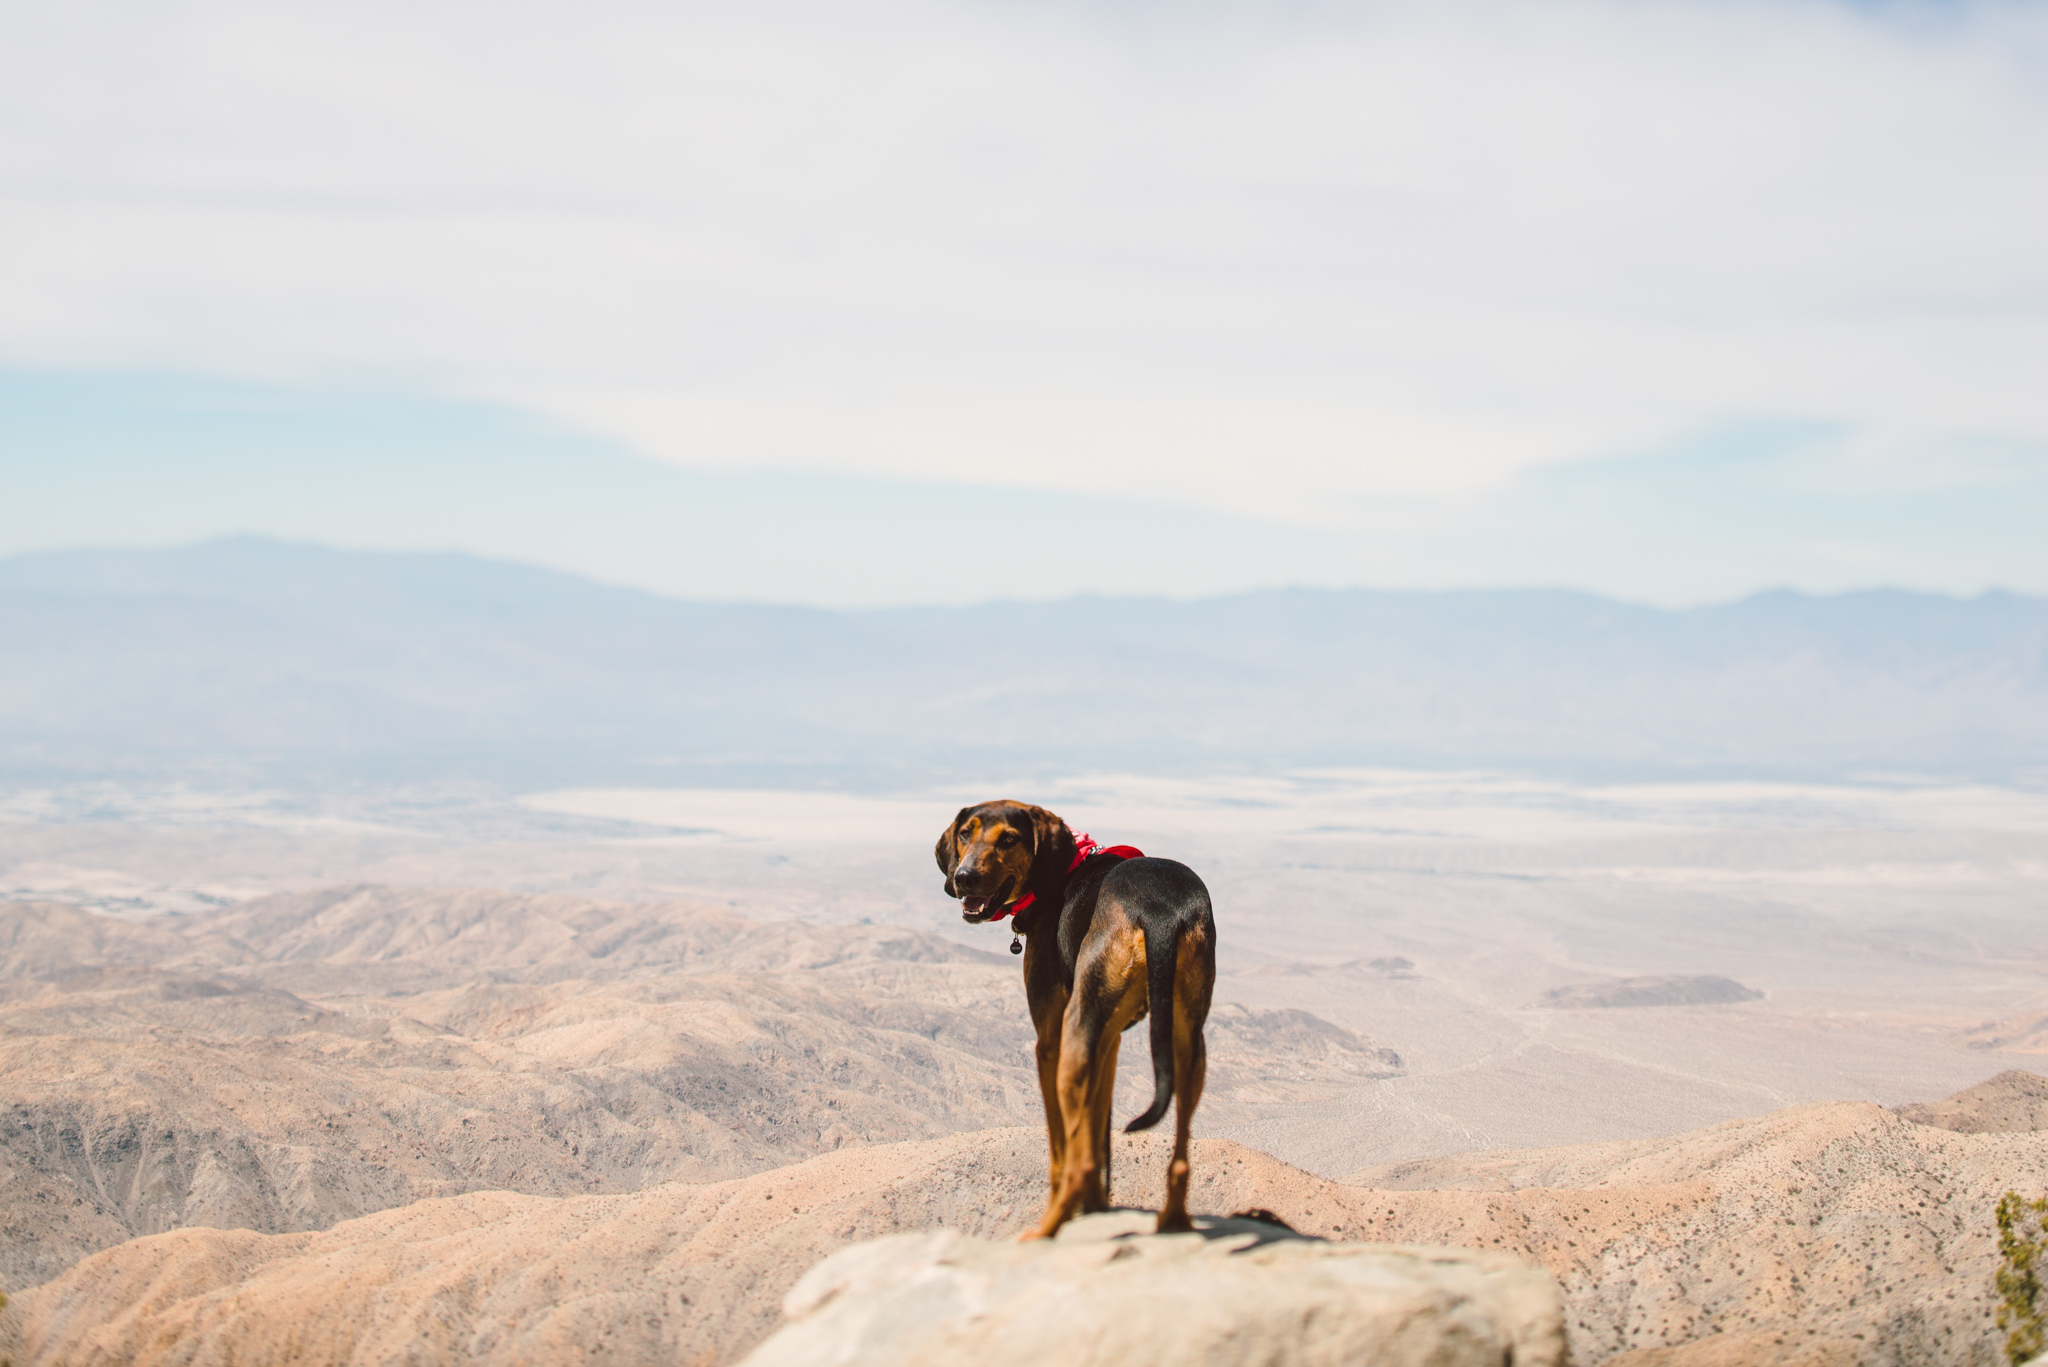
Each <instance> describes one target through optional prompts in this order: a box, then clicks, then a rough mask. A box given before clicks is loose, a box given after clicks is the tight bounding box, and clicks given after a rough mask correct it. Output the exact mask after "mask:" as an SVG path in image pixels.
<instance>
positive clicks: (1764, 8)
mask: <svg viewBox="0 0 2048 1367" xmlns="http://www.w3.org/2000/svg"><path fill="white" fill-rule="evenodd" d="M2044 59H2048V10H2044V9H2042V8H2040V7H2038V6H2022V5H1982V6H1968V5H1966V6H1960V7H1942V8H1939V9H1924V10H1923V9H1914V8H1899V9H1893V8H1889V7H1887V8H1881V9H1878V10H1875V11H1873V10H1868V9H1856V8H1851V7H1846V6H1838V5H1832V4H1824V3H1818V2H1812V3H1808V2H1804V0H1786V2H1785V3H1709V0H1691V2H1687V3H1679V2H1677V0H1661V2H1660V0H1649V2H1642V0H1597V2H1596V0H1563V2H1561V3H1477V4H1462V5H1461V4H1432V5H1409V6H1399V5H1385V6H1380V5H1358V6H1292V5H1288V6H1280V5H1273V6H1251V5H1243V6H1233V5H1229V4H1219V5H1212V6H1194V7H1181V6H1172V7H1169V6H1128V5H1111V4H1104V5H1101V6H1097V7H1089V6H1083V5H1071V6H1067V7H1025V6H1021V5H997V4H983V5H970V4H957V3H954V4H947V3H937V2H936V0H931V2H928V3H915V2H914V0H911V2H905V3H869V4H836V5H828V4H814V3H793V4H774V3H766V4H747V5H689V6H669V5H654V4H644V5H643V4H611V5H601V6H579V7H571V6H544V5H536V4H502V3H494V4H482V3H470V2H468V0H456V2H452V3H442V4H436V5H432V6H421V5H414V4H400V3H395V0H387V2H386V3H358V4H350V5H346V6H344V5H339V4H325V5H312V4H299V5H291V4H263V5H257V4H252V3H239V4H231V3H214V4H194V3H178V2H177V0H167V2H164V3H151V4H141V3H132V2H121V3H102V4H97V5H95V4H78V5H66V6H29V5H17V6H11V7H8V8H6V9H4V10H0V355H4V356H6V357H8V358H11V359H12V360H13V361H15V362H17V363H30V364H76V365H108V366H131V367H132V366H148V367H165V368H172V369H183V370H196V371H206V372H216V373H228V374H240V375H249V376H269V377H290V378H332V377H344V378H349V379H354V380H361V379H364V378H373V379H377V380H381V381H385V382H395V383H398V384H402V385H412V386H417V387H423V388H427V389H432V390H436V391H439V392H444V393H456V394H469V395H476V396H483V397H489V398H492V399H496V400H501V401H507V402H512V403H516V404H522V405H525V406H528V407H533V408H537V409H540V410H543V411H547V412H551V413H554V414H556V415H558V416H564V417H567V418H569V419H571V420H573V421H576V422H579V423H582V424H584V425H585V426H587V427H589V428H591V429H592V430H595V431H599V432H603V433H607V434H611V435H615V436H618V437H620V438H622V439H624V440H626V441H628V442H629V443H631V444H632V445H633V446H634V447H635V448H636V449H639V450H642V451H644V452H646V453H648V454H652V455H655V456H658V457H661V458H663V459H667V460H672V461H676V462H679V463H683V464H688V465H693V466H697V467H701V468H707V469H748V468H793V469H810V470H820V471H838V472H851V473H865V474H882V475H888V476H892V477H899V478H909V479H922V480H941V481H955V482H970V483H993V484H1005V485H1020V484H1021V485H1030V486H1036V487H1041V488H1051V489H1079V488H1086V489H1092V490H1095V491H1099V492H1105V493H1113V494H1138V495H1143V496H1147V497H1153V498H1163V499H1169V500H1175V501H1180V502H1185V503H1191V504H1197V505H1200V506H1204V507H1209V508H1214V509H1220V510H1225V511H1230V512H1233V513H1238V514H1246V513H1249V514H1254V515H1258V516H1264V517H1269V518H1275V519H1285V520H1302V521H1320V522H1325V523H1328V522H1331V521H1339V522H1341V521H1343V520H1345V519H1346V518H1348V517H1350V516H1352V515H1353V514H1352V511H1351V510H1354V509H1357V508H1359V507H1361V506H1363V505H1364V504H1366V503H1369V502H1370V501H1371V500H1373V499H1375V498H1385V497H1405V496H1412V495H1417V494H1421V495H1444V494H1460V493H1462V494H1464V495H1468V496H1469V495H1471V494H1473V493H1474V492H1477V491H1482V490H1486V489H1494V488H1499V487H1503V485H1504V482H1505V481H1508V480H1510V479H1511V478H1512V477H1513V476H1514V475H1515V473H1516V472H1517V471H1519V470H1524V469H1527V468H1529V467H1533V466H1538V465H1542V464H1545V463H1555V462H1560V461H1567V460H1572V459H1576V458H1584V457H1592V456H1604V455H1611V454H1613V453H1615V452H1618V451H1626V450H1635V449H1646V448H1649V447H1653V446H1657V445H1660V444H1664V443H1668V442H1669V441H1671V440H1672V439H1673V438H1675V437H1677V436H1680V435H1683V434H1685V433H1688V432H1692V431H1697V430H1701V429H1703V428H1708V427H1712V426H1713V425H1715V424H1717V423H1722V422H1725V421H1728V420H1730V419H1754V418H1762V419H1787V420H1810V421H1819V422H1830V423H1838V424H1841V425H1842V426H1843V427H1844V428H1845V429H1846V430H1849V431H1851V432H1854V433H1857V434H1859V440H1862V441H1864V442H1866V443H1868V444H1870V445H1871V447H1872V449H1882V450H1883V451H1885V452H1886V453H1887V454H1886V456H1885V460H1886V461H1887V462H1889V465H1888V466H1887V468H1888V469H1893V467H1899V466H1900V465H1901V462H1903V463H1904V469H1905V473H1899V472H1898V470H1896V469H1893V473H1892V474H1890V475H1888V476H1887V478H1891V479H1894V480H1897V479H1906V478H1910V479H1913V480H1919V481H1922V482H1927V483H1931V484H1935V485H1939V484H1940V483H1942V482H1943V481H1944V480H1946V479H1948V478H1950V475H1951V472H1952V473H1953V475H1954V477H1955V478H1957V479H1969V480H1975V479H1980V478H1982V471H1983V470H1984V469H1985V468H1986V461H1985V459H1984V458H1983V455H1982V453H1983V452H1984V451H1985V450H1987V449H1993V448H1998V447H2000V444H2004V445H2006V446H2011V445H2014V444H2018V445H2020V446H2026V445H2028V444H2038V443H2042V442H2048V385H2044V384H2042V383H2041V382H2040V376H2041V375H2042V374H2044V373H2048V257H2044V255H2043V253H2042V252H2041V250H2040V244H2041V243H2042V242H2043V241H2048V81H2044V79H2043V71H2044ZM1994 464H1995V463H1994ZM1814 468H1816V469H1818V468H1821V467H1819V466H1815V467H1814ZM1842 468H1843V469H1844V471H1845V472H1846V473H1845V474H1844V476H1843V477H1844V478H1845V479H1849V480H1853V479H1854V478H1855V477H1856V476H1855V469H1856V468H1857V463H1856V462H1855V461H1854V460H1848V459H1846V458H1845V461H1844V463H1843V464H1842Z"/></svg>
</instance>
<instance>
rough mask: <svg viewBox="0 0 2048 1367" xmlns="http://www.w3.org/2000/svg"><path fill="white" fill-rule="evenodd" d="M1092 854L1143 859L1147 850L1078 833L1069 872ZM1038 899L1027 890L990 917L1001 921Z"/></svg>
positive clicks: (1035, 894)
mask: <svg viewBox="0 0 2048 1367" xmlns="http://www.w3.org/2000/svg"><path fill="white" fill-rule="evenodd" d="M1091 854H1113V855H1115V856H1116V857H1117V858H1119V859H1143V858H1144V857H1145V852H1144V851H1143V850H1141V849H1139V848H1138V847H1137V846H1136V845H1098V844H1096V843H1095V837H1094V836H1092V835H1077V836H1075V837H1074V862H1073V863H1071V864H1069V865H1067V872H1068V873H1072V872H1073V871H1074V870H1075V869H1078V868H1080V867H1081V863H1082V861H1083V860H1085V859H1087V858H1088V856H1089V855H1091ZM1037 900H1038V894H1037V893H1035V892H1027V893H1025V894H1024V895H1023V896H1022V897H1019V898H1018V899H1017V900H1016V901H1014V902H1012V903H1010V905H1008V906H1006V907H1004V908H1003V909H1002V910H1001V911H999V912H997V913H996V914H995V915H993V916H991V917H989V918H988V919H989V920H991V921H1000V920H1002V919H1003V918H1004V917H1005V916H1014V915H1016V914H1017V913H1018V912H1020V911H1026V910H1029V908H1030V906H1031V904H1032V903H1033V902H1036V901H1037Z"/></svg>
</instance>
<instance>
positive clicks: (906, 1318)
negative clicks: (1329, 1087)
mask: <svg viewBox="0 0 2048 1367" xmlns="http://www.w3.org/2000/svg"><path fill="white" fill-rule="evenodd" d="M1151 1223H1152V1217H1151V1216H1150V1215H1148V1214H1139V1213H1137V1212H1130V1211H1117V1212H1113V1213H1111V1214H1107V1215H1091V1216H1085V1217H1083V1218H1081V1219H1079V1220H1075V1221H1073V1222H1072V1223H1070V1224H1069V1225H1068V1226H1067V1227H1066V1228H1065V1229H1064V1230H1062V1231H1061V1232H1060V1236H1059V1238H1058V1239H1057V1240H1054V1241H1050V1242H1046V1243H1029V1244H1018V1243H994V1242H990V1241H988V1240H986V1239H977V1238H972V1237H969V1236H967V1235H963V1234H958V1233H954V1232H953V1231H950V1230H938V1231H934V1232H929V1233H913V1234H896V1235H891V1236H889V1237H887V1238H882V1239H871V1240H868V1241H867V1242H865V1243H858V1244H853V1245H851V1246H849V1247H847V1248H843V1249H841V1250H840V1251H839V1252H837V1253H835V1254H833V1255H832V1256H831V1257H829V1258H827V1259H825V1260H824V1261H823V1262H821V1263H819V1264H818V1265H817V1266H816V1267H814V1268H812V1269H811V1270H810V1271H809V1272H808V1273H806V1274H805V1275H804V1276H803V1278H802V1279H801V1280H800V1281H798V1282H797V1284H796V1286H795V1287H794V1288H793V1289H792V1290H791V1291H790V1293H789V1295H788V1296H787V1297H785V1298H784V1300H783V1313H784V1314H785V1315H786V1316H787V1317H788V1318H789V1321H790V1322H789V1323H788V1324H786V1325H785V1326H784V1327H783V1328H782V1329H780V1330H779V1331H777V1333H776V1334H775V1335H774V1336H773V1337H771V1338H770V1339H768V1341H767V1342H765V1343H763V1344H762V1345H761V1346H760V1347H759V1348H757V1349H756V1350H755V1351H754V1353H753V1354H752V1355H751V1356H749V1357H748V1358H747V1359H746V1363H745V1367H826V1365H827V1364H831V1365H832V1367H923V1365H924V1364H929V1365H930V1367H941V1364H951V1363H960V1362H972V1363H974V1364H976V1367H1008V1365H1009V1364H1015V1365H1016V1367H1037V1365H1038V1364H1043V1363H1055V1362H1056V1363H1075V1364H1079V1363H1096V1362H1100V1363H1105V1364H1107V1363H1114V1364H1117V1367H1146V1364H1155V1363H1156V1364H1161V1367H1164V1365H1165V1364H1173V1367H1240V1364H1242V1365H1243V1367H1252V1364H1257V1365H1258V1367H1308V1365H1309V1364H1325V1363H1327V1364H1331V1367H1336V1364H1340V1363H1359V1362H1371V1363H1374V1364H1378V1365H1379V1367H1403V1365H1404V1364H1410V1363H1413V1364H1423V1363H1428V1364H1430V1367H1462V1364H1467V1363H1471V1364H1480V1363H1484V1364H1486V1365H1487V1367H1502V1364H1506V1363H1514V1364H1517V1367H1547V1365H1554V1367H1563V1364H1564V1362H1565V1361H1566V1357H1565V1333H1564V1311H1563V1304H1562V1301H1561V1299H1560V1297H1559V1294H1558V1289H1557V1284H1556V1283H1555V1282H1554V1281H1552V1280H1551V1277H1550V1275H1549V1274H1548V1273H1546V1272H1543V1271H1540V1270H1539V1269H1537V1268H1534V1267H1531V1266H1529V1265H1528V1264H1526V1263H1523V1262H1520V1261H1518V1260H1516V1259H1514V1258H1510V1257H1507V1256H1505V1255H1502V1254H1496V1253H1479V1252H1472V1251H1469V1250H1465V1249H1452V1248H1419V1247H1408V1246H1402V1245H1394V1244H1341V1243H1330V1242H1326V1241H1324V1240H1321V1239H1314V1238H1307V1237H1303V1236H1301V1235H1298V1234H1295V1233H1293V1232H1292V1231H1290V1230H1288V1229H1285V1228H1284V1227H1282V1226H1279V1225H1274V1224H1267V1223H1265V1222H1263V1221H1259V1220H1252V1219H1204V1218H1198V1219H1197V1220H1196V1225H1197V1227H1198V1232H1197V1233H1195V1234H1176V1235H1155V1234H1151V1233H1149V1232H1147V1231H1149V1230H1150V1228H1151Z"/></svg>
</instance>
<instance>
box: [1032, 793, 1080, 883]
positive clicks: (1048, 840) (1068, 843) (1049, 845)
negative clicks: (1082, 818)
mask: <svg viewBox="0 0 2048 1367" xmlns="http://www.w3.org/2000/svg"><path fill="white" fill-rule="evenodd" d="M1024 810H1025V811H1027V812H1029V813H1031V876H1032V878H1033V879H1034V880H1036V879H1037V878H1038V877H1040V876H1041V875H1043V874H1062V873H1065V872H1066V871H1067V865H1069V864H1071V863H1073V862H1074V833H1073V832H1072V831H1070V830H1068V829H1067V823H1066V822H1064V821H1062V820H1060V819H1059V818H1058V817H1056V816H1054V815H1053V814H1052V813H1051V812H1048V811H1047V810H1046V809H1045V808H1043V807H1026V808H1025V809H1024Z"/></svg>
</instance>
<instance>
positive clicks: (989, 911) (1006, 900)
mask: <svg viewBox="0 0 2048 1367" xmlns="http://www.w3.org/2000/svg"><path fill="white" fill-rule="evenodd" d="M1016 885H1017V880H1016V879H1014V878H1005V879H1004V880H1003V885H1002V886H1001V887H999V888H997V889H996V893H995V896H993V897H963V898H961V899H960V916H961V919H962V920H966V921H971V922H973V923H974V924H976V925H979V924H980V923H981V922H983V921H986V920H988V919H989V918H990V917H991V916H994V915H995V914H996V913H997V912H999V911H1001V910H1002V909H1003V908H1004V907H1006V906H1008V905H1009V904H1010V890H1011V889H1012V888H1014V887H1015V886H1016Z"/></svg>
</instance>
